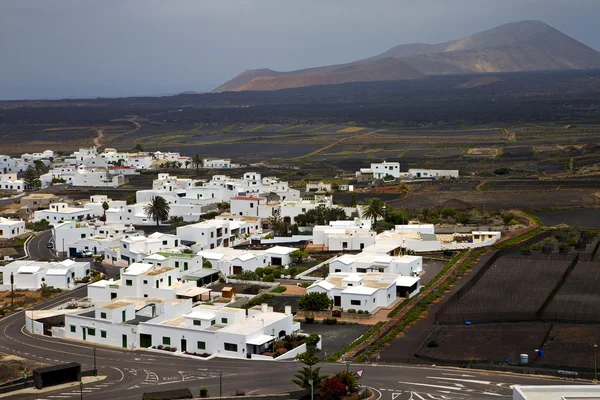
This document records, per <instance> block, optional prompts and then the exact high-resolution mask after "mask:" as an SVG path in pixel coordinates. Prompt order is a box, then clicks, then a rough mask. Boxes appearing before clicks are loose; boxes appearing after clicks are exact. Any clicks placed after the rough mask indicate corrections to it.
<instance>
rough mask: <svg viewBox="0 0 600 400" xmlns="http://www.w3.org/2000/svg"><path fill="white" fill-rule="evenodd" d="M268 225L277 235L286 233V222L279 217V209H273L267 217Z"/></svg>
mask: <svg viewBox="0 0 600 400" xmlns="http://www.w3.org/2000/svg"><path fill="white" fill-rule="evenodd" d="M269 226H270V227H271V229H272V230H273V233H274V234H275V235H277V236H285V235H287V228H288V227H287V224H286V223H285V222H284V221H283V219H282V218H281V211H280V210H279V209H275V208H274V209H273V212H272V215H271V217H269Z"/></svg>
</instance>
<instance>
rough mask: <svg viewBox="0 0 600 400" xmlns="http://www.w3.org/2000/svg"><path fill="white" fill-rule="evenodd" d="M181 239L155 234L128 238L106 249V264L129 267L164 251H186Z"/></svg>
mask: <svg viewBox="0 0 600 400" xmlns="http://www.w3.org/2000/svg"><path fill="white" fill-rule="evenodd" d="M186 249H189V248H188V247H187V246H184V245H182V244H181V239H180V238H179V237H177V236H175V235H169V234H165V233H160V232H155V233H153V234H151V235H149V236H128V237H125V238H122V239H121V240H120V241H119V245H118V246H116V247H110V248H105V250H104V263H105V264H108V265H119V266H127V265H130V264H132V263H136V262H138V263H139V262H141V261H142V260H143V259H144V258H145V257H147V256H149V255H150V254H153V253H156V252H159V251H164V250H175V251H177V250H180V251H183V250H186Z"/></svg>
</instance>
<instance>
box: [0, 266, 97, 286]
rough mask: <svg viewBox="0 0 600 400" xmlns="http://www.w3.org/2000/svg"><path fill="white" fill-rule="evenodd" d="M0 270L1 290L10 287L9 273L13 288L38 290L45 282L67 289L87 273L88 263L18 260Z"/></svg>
mask: <svg viewBox="0 0 600 400" xmlns="http://www.w3.org/2000/svg"><path fill="white" fill-rule="evenodd" d="M0 272H2V279H3V282H4V284H3V285H1V286H2V290H7V289H10V276H11V274H12V275H13V278H14V288H15V289H25V290H38V289H40V288H41V287H42V285H44V284H45V285H47V286H53V287H55V288H57V289H65V290H68V289H72V288H73V287H74V286H75V281H76V280H78V279H83V278H84V277H85V276H87V275H89V273H90V263H89V262H77V261H73V260H69V259H67V260H63V261H60V262H43V261H32V260H20V261H13V262H12V263H10V264H8V265H5V266H4V267H2V268H0Z"/></svg>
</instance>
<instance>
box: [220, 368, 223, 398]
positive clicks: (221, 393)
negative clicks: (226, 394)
mask: <svg viewBox="0 0 600 400" xmlns="http://www.w3.org/2000/svg"><path fill="white" fill-rule="evenodd" d="M219 397H223V371H222V370H219Z"/></svg>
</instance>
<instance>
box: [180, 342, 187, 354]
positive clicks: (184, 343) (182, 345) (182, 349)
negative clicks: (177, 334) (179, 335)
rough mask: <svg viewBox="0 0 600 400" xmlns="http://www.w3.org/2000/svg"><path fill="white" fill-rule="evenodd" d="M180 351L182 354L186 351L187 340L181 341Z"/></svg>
mask: <svg viewBox="0 0 600 400" xmlns="http://www.w3.org/2000/svg"><path fill="white" fill-rule="evenodd" d="M181 351H183V352H186V351H187V340H185V339H181Z"/></svg>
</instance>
